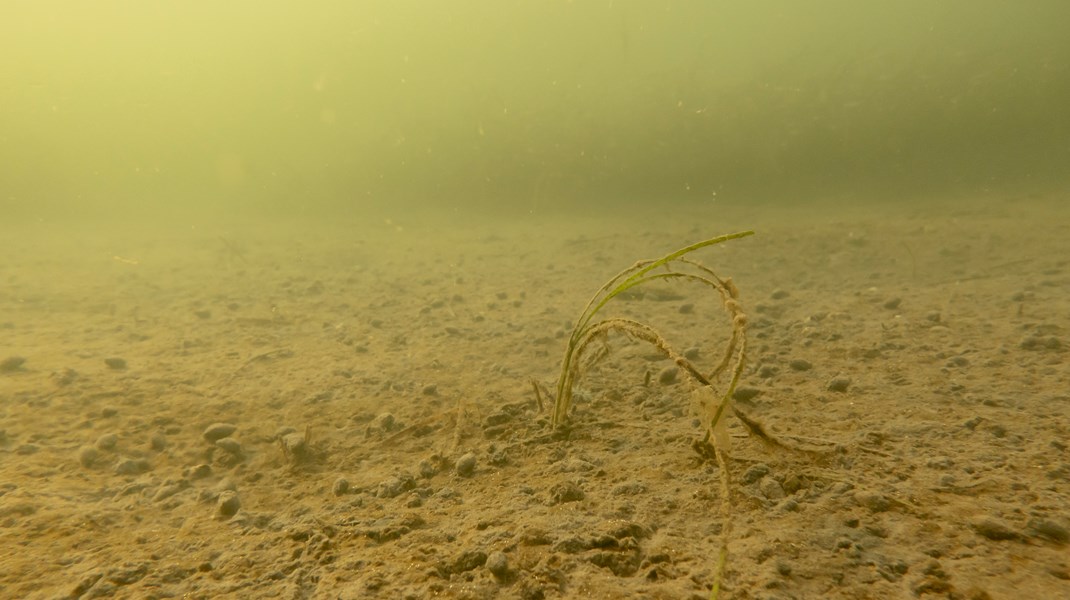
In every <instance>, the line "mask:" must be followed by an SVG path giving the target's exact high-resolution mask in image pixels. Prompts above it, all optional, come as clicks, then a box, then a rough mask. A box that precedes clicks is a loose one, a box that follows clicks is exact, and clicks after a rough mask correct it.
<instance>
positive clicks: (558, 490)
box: [550, 481, 586, 504]
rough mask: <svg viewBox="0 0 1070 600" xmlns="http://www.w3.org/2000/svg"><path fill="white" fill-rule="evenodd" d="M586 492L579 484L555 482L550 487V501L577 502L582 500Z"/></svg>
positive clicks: (556, 502) (558, 502)
mask: <svg viewBox="0 0 1070 600" xmlns="http://www.w3.org/2000/svg"><path fill="white" fill-rule="evenodd" d="M585 497H586V494H584V493H583V489H582V488H580V486H579V485H577V484H575V483H572V482H571V481H569V482H563V483H555V484H554V485H553V487H551V488H550V503H551V504H564V503H565V502H578V501H580V500H583V499H584V498H585Z"/></svg>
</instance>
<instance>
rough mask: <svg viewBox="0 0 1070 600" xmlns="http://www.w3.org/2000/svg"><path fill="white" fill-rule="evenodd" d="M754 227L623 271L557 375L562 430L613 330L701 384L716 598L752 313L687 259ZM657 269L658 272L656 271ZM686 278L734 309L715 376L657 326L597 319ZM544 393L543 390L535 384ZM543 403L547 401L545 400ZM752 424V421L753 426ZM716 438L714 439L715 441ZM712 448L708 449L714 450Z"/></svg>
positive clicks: (580, 327)
mask: <svg viewBox="0 0 1070 600" xmlns="http://www.w3.org/2000/svg"><path fill="white" fill-rule="evenodd" d="M753 234H754V232H753V231H741V232H738V233H731V234H728V235H722V236H720V237H715V238H711V239H708V240H704V241H701V242H697V243H694V244H691V245H690V246H686V247H684V248H681V249H679V250H677V251H676V252H672V253H670V254H667V255H665V256H663V257H661V258H659V259H657V260H643V261H639V262H637V263H635V264H634V265H632V266H631V267H628V268H627V269H625V270H623V271H621V272H620V273H618V274H617V275H616V277H613V278H612V279H610V280H609V281H608V282H606V284H605V285H603V286H602V287H601V288H599V290H598V291H597V292H596V293H595V295H594V296H593V297H592V298H591V300H590V302H588V303H587V306H586V308H584V309H583V313H581V314H580V317H579V319H577V321H576V326H575V327H574V328H573V329H572V334H571V335H570V336H569V338H568V346H567V347H566V348H565V356H564V358H563V359H562V360H561V375H560V376H559V377H558V379H557V396H556V397H555V398H554V407H553V415H552V418H551V423H552V425H553V426H554V427H555V428H557V427H559V426H562V425H564V423H565V421H566V420H567V419H568V417H569V409H570V408H571V406H572V391H573V386H574V385H575V384H576V380H577V379H579V377H580V375H581V374H582V373H583V371H584V370H585V369H587V368H590V367H591V366H592V365H593V364H594V363H595V362H597V361H598V360H599V359H600V358H601V357H602V356H604V354H594V355H592V356H591V357H590V358H587V359H586V360H585V356H584V355H585V353H586V352H587V350H588V349H589V348H590V347H591V345H592V343H593V342H595V341H597V340H601V339H604V338H605V337H606V336H608V335H609V333H610V332H618V333H623V334H624V335H627V336H628V337H631V338H634V339H637V340H642V341H645V342H648V343H650V344H651V345H652V346H654V348H656V349H657V350H658V351H659V352H660V353H661V354H663V355H665V356H666V357H668V358H670V359H672V361H673V362H675V363H676V364H677V366H679V367H680V369H681V370H683V372H685V373H687V374H688V375H689V376H690V377H691V378H692V379H693V380H694V381H695V382H696V383H698V384H699V387H698V388H697V389H696V390H695V392H694V398H695V399H696V400H697V403H696V404H697V407H696V408H698V409H699V410H698V412H699V413H700V415H701V416H702V418H703V421H704V425H705V428H706V436H705V439H703V440H702V443H700V444H697V445H696V447H697V448H698V449H699V450H700V452H702V453H703V454H704V455H706V456H708V455H709V454H713V456H714V457H715V458H716V460H717V464H718V467H719V469H718V470H719V471H720V481H721V521H722V529H721V547H720V552H719V553H718V557H717V566H716V568H715V571H714V581H713V584H712V586H711V589H710V596H709V597H710V599H711V600H717V599H718V596H719V595H720V592H721V583H722V581H723V580H724V571H725V566H726V565H727V562H728V539H729V535H730V533H731V531H730V529H731V525H732V520H731V508H730V502H729V476H728V464H727V462H726V461H725V455H726V454H727V453H728V451H729V442H728V430H727V428H726V423H725V409H727V408H728V406H729V402H730V401H731V399H732V394H733V393H734V392H735V389H736V385H737V384H738V383H739V376H740V374H741V373H742V372H743V362H744V359H745V358H746V353H747V336H746V327H747V316H746V315H745V314H744V313H743V309H742V307H741V306H740V304H739V289H738V288H736V286H735V284H734V283H732V280H731V279H730V278H725V279H721V278H720V277H718V276H717V274H716V273H714V272H713V271H712V270H710V269H708V268H707V267H705V266H704V265H702V264H701V263H699V262H697V261H694V260H691V259H689V258H686V255H687V254H690V253H691V252H694V251H695V250H698V249H700V248H705V247H706V246H713V245H714V244H720V243H721V242H727V241H729V240H734V239H738V238H742V237H747V236H749V235H753ZM655 270H656V271H655ZM665 280H681V281H688V282H692V283H698V284H701V285H704V286H706V287H709V288H712V289H713V291H715V292H717V294H718V295H719V296H720V298H721V303H722V305H723V306H724V309H725V312H727V313H728V318H729V322H730V324H731V327H732V336H731V337H730V338H729V340H728V343H727V345H726V347H725V349H724V354H723V357H722V358H721V361H720V363H719V364H718V365H717V366H716V367H714V369H713V370H712V371H710V373H709V374H706V373H703V372H702V371H700V370H699V369H698V368H697V367H696V366H695V365H694V364H692V362H691V361H690V360H688V359H687V358H686V357H685V356H684V355H682V354H680V353H679V352H677V351H676V350H674V349H673V347H672V346H670V345H669V342H668V341H667V340H666V339H665V338H664V337H662V335H661V334H660V333H658V332H657V330H655V329H654V328H653V327H651V326H649V325H647V324H645V323H640V322H639V321H636V320H633V319H627V318H623V317H609V318H605V319H601V320H595V316H596V315H598V314H599V312H600V311H601V310H602V309H603V308H605V306H606V304H607V303H608V302H609V301H610V300H612V299H613V298H615V297H616V296H618V295H620V294H621V293H623V292H625V291H627V290H630V289H632V288H634V287H636V286H640V285H643V284H645V283H650V282H651V281H665ZM725 377H727V385H724V386H723V387H722V388H721V389H720V390H717V389H715V387H714V385H715V383H716V382H718V381H719V380H721V379H723V378H725ZM535 393H536V396H537V397H538V395H539V388H538V385H536V386H535ZM540 403H541V400H540ZM750 427H751V425H750V424H748V428H750ZM711 439H712V443H711ZM711 447H712V452H709V451H708V449H711Z"/></svg>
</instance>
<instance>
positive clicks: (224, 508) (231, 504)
mask: <svg viewBox="0 0 1070 600" xmlns="http://www.w3.org/2000/svg"><path fill="white" fill-rule="evenodd" d="M240 508H241V498H239V497H238V492H235V491H233V490H224V491H223V492H221V493H220V494H219V501H218V502H217V503H216V513H217V514H218V515H219V516H220V517H223V518H225V519H229V518H230V517H233V516H234V515H235V514H237V512H238V510H239V509H240Z"/></svg>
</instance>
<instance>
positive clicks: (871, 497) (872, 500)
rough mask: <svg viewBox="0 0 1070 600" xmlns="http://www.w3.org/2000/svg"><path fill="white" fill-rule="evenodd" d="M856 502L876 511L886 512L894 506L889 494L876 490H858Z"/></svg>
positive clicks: (871, 510)
mask: <svg viewBox="0 0 1070 600" xmlns="http://www.w3.org/2000/svg"><path fill="white" fill-rule="evenodd" d="M855 502H857V503H859V504H860V505H862V506H864V507H866V508H867V509H869V511H870V512H875V513H879V512H885V511H887V510H888V509H889V508H891V507H892V501H891V500H889V499H888V497H887V496H885V495H884V494H878V493H876V492H858V493H857V494H855Z"/></svg>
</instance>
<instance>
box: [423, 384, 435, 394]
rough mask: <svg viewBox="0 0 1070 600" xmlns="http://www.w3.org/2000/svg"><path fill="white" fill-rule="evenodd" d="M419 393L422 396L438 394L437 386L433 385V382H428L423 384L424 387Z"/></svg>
mask: <svg viewBox="0 0 1070 600" xmlns="http://www.w3.org/2000/svg"><path fill="white" fill-rule="evenodd" d="M421 393H422V394H423V395H424V396H437V395H438V386H437V385H435V384H434V383H429V384H427V385H425V386H424V389H423V390H421Z"/></svg>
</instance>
